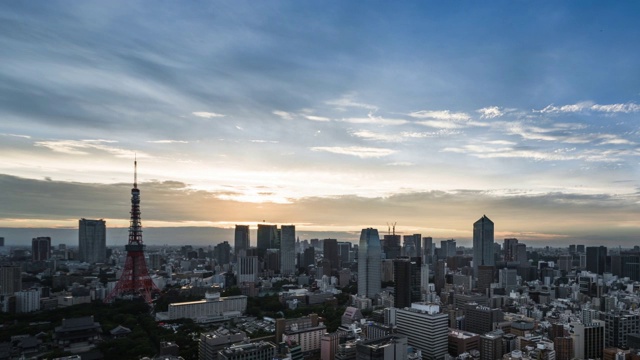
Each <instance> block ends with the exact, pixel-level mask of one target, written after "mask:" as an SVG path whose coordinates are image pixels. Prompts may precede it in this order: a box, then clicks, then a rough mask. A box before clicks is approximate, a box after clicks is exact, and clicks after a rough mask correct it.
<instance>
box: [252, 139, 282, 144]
mask: <svg viewBox="0 0 640 360" xmlns="http://www.w3.org/2000/svg"><path fill="white" fill-rule="evenodd" d="M249 142H252V143H256V144H277V143H279V141H275V140H262V139H255V140H249Z"/></svg>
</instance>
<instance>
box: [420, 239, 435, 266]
mask: <svg viewBox="0 0 640 360" xmlns="http://www.w3.org/2000/svg"><path fill="white" fill-rule="evenodd" d="M422 254H423V256H424V258H423V260H422V262H423V263H425V264H431V263H433V238H432V237H431V236H425V237H423V238H422Z"/></svg>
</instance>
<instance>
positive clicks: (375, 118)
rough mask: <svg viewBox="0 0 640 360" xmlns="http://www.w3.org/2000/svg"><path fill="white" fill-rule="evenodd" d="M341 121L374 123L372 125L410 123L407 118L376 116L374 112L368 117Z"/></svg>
mask: <svg viewBox="0 0 640 360" xmlns="http://www.w3.org/2000/svg"><path fill="white" fill-rule="evenodd" d="M341 121H344V122H348V123H351V124H372V125H403V124H406V123H408V121H407V120H405V119H388V118H384V117H382V116H375V115H373V114H372V113H369V115H368V116H367V117H366V118H363V117H352V118H343V119H342V120H341Z"/></svg>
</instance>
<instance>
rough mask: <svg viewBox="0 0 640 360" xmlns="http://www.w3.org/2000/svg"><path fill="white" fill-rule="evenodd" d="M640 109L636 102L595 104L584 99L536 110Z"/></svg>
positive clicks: (589, 110) (614, 110)
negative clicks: (574, 102)
mask: <svg viewBox="0 0 640 360" xmlns="http://www.w3.org/2000/svg"><path fill="white" fill-rule="evenodd" d="M638 111H640V105H638V104H635V103H626V104H607V105H600V104H595V103H593V102H592V101H583V102H579V103H576V104H571V105H562V106H555V105H553V104H551V105H548V106H546V107H545V108H544V109H541V110H534V111H533V112H538V113H542V114H560V113H580V112H600V113H625V114H628V113H635V112H638Z"/></svg>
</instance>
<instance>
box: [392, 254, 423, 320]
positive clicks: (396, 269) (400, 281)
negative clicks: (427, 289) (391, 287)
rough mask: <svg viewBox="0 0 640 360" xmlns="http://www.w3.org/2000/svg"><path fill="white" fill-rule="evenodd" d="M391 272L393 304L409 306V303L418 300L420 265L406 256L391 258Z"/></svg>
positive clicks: (401, 306) (398, 306)
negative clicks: (393, 285) (393, 293)
mask: <svg viewBox="0 0 640 360" xmlns="http://www.w3.org/2000/svg"><path fill="white" fill-rule="evenodd" d="M393 273H394V282H395V299H394V306H395V307H397V308H399V309H402V308H405V307H411V303H414V302H419V301H420V300H421V299H420V298H421V294H420V267H419V265H418V264H417V263H416V261H413V260H411V259H410V258H408V257H400V258H397V259H393Z"/></svg>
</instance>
